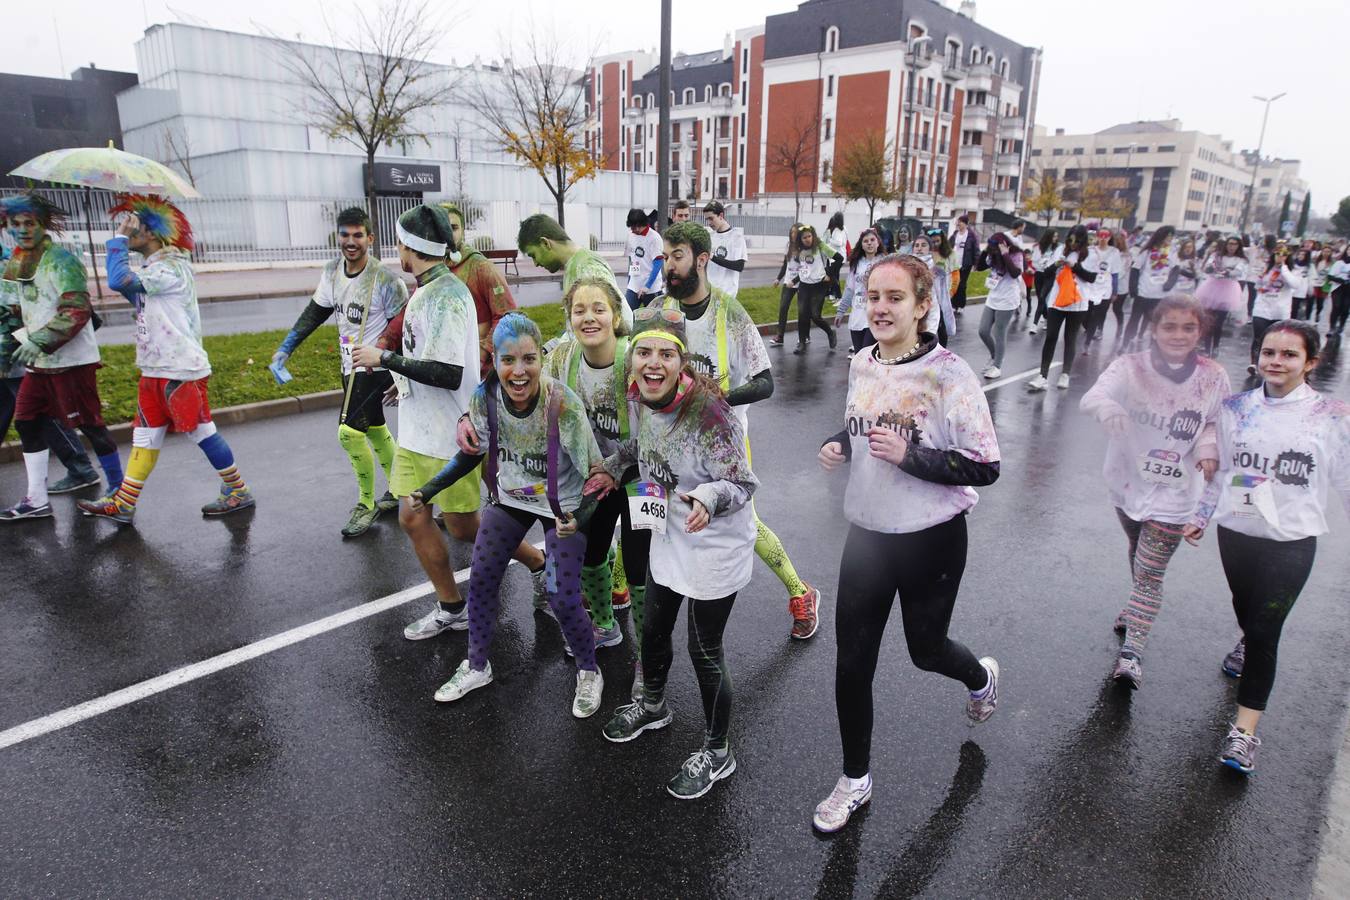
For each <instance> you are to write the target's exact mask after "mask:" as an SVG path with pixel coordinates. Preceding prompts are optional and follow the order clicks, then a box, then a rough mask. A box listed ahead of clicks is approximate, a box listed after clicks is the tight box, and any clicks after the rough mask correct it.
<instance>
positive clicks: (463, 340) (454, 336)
mask: <svg viewBox="0 0 1350 900" xmlns="http://www.w3.org/2000/svg"><path fill="white" fill-rule="evenodd" d="M403 355H404V356H406V357H408V358H409V359H416V360H434V361H436V362H442V363H448V364H450V365H452V366H461V367H462V368H463V369H464V375H463V378H462V379H461V380H460V383H459V387H458V388H457V389H455V390H453V391H452V390H450V389H449V388H441V387H433V386H432V385H429V384H419V383H418V382H415V381H413V380H411V379H409V378H406V377H404V376H403V375H400V374H398V373H397V372H395V373H394V384H395V385H396V386H397V387H398V391H399V405H398V409H399V412H398V445H399V446H400V447H402V448H404V449H405V450H411V451H413V452H414V453H421V454H423V455H424V456H432V457H435V458H437V459H447V460H448V459H450V458H451V457H453V456H454V455H455V452H456V450H457V445H456V443H455V426H456V423H457V421H458V420H459V417H460V416H462V415H463V414H464V413H465V412H467V411H468V409H469V400H470V399H471V398H472V397H473V393H474V391H475V390H476V389H477V387H478V315H477V312H476V311H475V309H474V305H473V296H472V295H470V293H469V289H468V287H466V286H465V284H464V282H462V281H460V280H459V279H458V278H456V277H455V276H453V275H451V274H450V273H449V271H446V273H445V274H444V275H441V276H439V277H438V278H434V279H432V280H431V281H428V282H427V283H426V284H423V285H421V286H420V287H418V289H417V290H416V291H415V292H413V295H412V297H411V298H410V299H409V300H408V309H407V312H406V313H405V314H404V316H403Z"/></svg>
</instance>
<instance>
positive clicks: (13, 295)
mask: <svg viewBox="0 0 1350 900" xmlns="http://www.w3.org/2000/svg"><path fill="white" fill-rule="evenodd" d="M88 291H89V287H88V284H87V282H86V281H85V270H84V263H82V262H80V258H79V257H78V256H76V255H75V254H73V253H71V252H70V251H69V250H66V249H65V248H64V247H59V246H57V245H56V244H48V245H47V247H46V249H45V250H44V251H43V254H42V258H41V259H40V260H38V264H37V268H36V269H35V270H34V271H33V279H32V280H31V281H11V280H9V279H5V280H4V281H3V283H0V294H2V296H0V303H5V304H7V305H9V306H17V307H19V313H20V315H21V316H22V318H23V327H24V329H25V330H26V331H27V332H28V333H29V334H30V335H32V334H36V333H37V332H38V331H40V330H41V329H42V328H43V327H44V326H46V324H47V323H48V322H50V321H51V320H52V319H53V318H55V317H56V314H57V312H58V311H59V308H60V305H61V295H62V294H66V293H72V292H77V293H84V294H86V296H87V294H88ZM98 361H99V354H98V339H97V338H95V337H94V324H93V322H91V321H90V322H85V324H84V327H82V328H81V329H80V330H79V331H77V332H76V333H75V336H74V337H72V338H71V339H70V340H68V341H66V342H65V343H64V344H62V345H61V346H60V347H58V348H56V350H55V351H54V352H52V353H42V354H40V355H39V356H38V358H37V360H35V361H34V362H33V365H32V367H33V368H34V369H65V368H70V367H71V366H83V365H88V364H89V363H96V362H98Z"/></svg>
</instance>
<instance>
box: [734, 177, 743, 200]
mask: <svg viewBox="0 0 1350 900" xmlns="http://www.w3.org/2000/svg"><path fill="white" fill-rule="evenodd" d="M736 196H737V197H744V196H745V176H744V175H740V176H738V177H737V178H736Z"/></svg>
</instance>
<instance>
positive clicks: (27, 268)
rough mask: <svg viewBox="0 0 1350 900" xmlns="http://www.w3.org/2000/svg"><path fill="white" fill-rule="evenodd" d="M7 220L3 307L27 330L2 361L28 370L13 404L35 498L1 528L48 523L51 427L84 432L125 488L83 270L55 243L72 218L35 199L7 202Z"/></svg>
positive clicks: (15, 509)
mask: <svg viewBox="0 0 1350 900" xmlns="http://www.w3.org/2000/svg"><path fill="white" fill-rule="evenodd" d="M0 217H2V218H3V219H4V222H5V224H6V226H7V227H8V228H9V233H10V235H11V236H12V237H13V238H14V243H15V248H14V255H13V256H11V257H10V258H9V261H8V262H7V263H6V264H5V272H4V277H3V279H2V280H0V305H3V306H6V307H9V316H10V318H13V317H14V316H15V311H16V310H17V316H18V320H20V321H21V322H22V327H21V328H19V330H18V331H15V332H13V333H12V334H10V333H7V334H6V335H4V337H3V340H4V341H5V345H6V346H7V347H12V348H13V349H9V350H6V352H4V353H3V354H0V356H4V357H8V359H9V361H10V363H11V365H12V364H18V365H22V366H26V367H27V369H28V374H27V375H25V376H24V379H23V381H22V382H20V383H19V389H18V394H17V396H16V397H15V399H14V428H15V430H16V431H18V432H19V441H20V442H21V444H22V446H23V463H24V469H25V470H26V472H27V475H28V490H27V493H26V495H25V496H24V498H23V500H22V501H20V502H19V503H17V504H15V505H14V506H11V507H9V508H8V509H4V510H0V521H3V522H15V521H19V520H21V519H47V518H51V515H52V507H51V504H50V503H49V502H48V497H47V457H48V446H49V445H48V443H47V428H46V427H44V425H43V421H44V419H48V418H50V419H55V420H56V421H58V422H60V423H62V424H63V425H65V426H67V427H74V428H78V429H79V430H80V431H81V432H82V433H83V434H84V436H85V437H87V438H88V439H89V443H90V444H91V445H92V446H93V448H94V453H95V454H96V455H97V456H98V463H99V466H100V467H101V468H102V469H103V474H104V477H105V478H106V479H107V481H108V491H109V493H112V492H115V491H116V490H117V488H118V487H119V486H121V484H122V462H121V460H120V459H119V458H118V456H117V444H116V442H114V441H113V438H112V434H111V433H109V431H108V427H107V426H106V425H105V424H104V423H103V403H102V401H101V400H100V399H99V396H98V374H97V373H98V369H99V366H100V362H99V352H98V340H97V339H96V338H95V337H94V329H93V328H92V327H88V326H89V324H90V322H89V320H90V317H91V316H92V314H93V308H92V307H91V306H90V305H89V286H88V281H87V276H86V275H85V270H84V264H83V263H81V262H80V258H79V257H78V256H75V255H74V254H73V253H71V252H70V251H68V250H66V249H64V248H63V247H60V246H58V245H56V244H55V243H54V242H53V241H52V238H51V235H52V234H53V233H55V234H59V233H60V232H61V229H62V226H63V225H64V224H65V218H66V213H65V211H64V210H62V209H60V208H59V207H57V206H55V205H54V204H52V203H51V202H50V201H49V200H47V198H46V197H43V196H42V195H41V194H37V193H33V192H29V193H25V194H16V195H14V196H10V197H5V198H4V199H3V200H0ZM11 342H12V343H11ZM63 452H64V451H63Z"/></svg>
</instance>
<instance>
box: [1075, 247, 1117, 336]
mask: <svg viewBox="0 0 1350 900" xmlns="http://www.w3.org/2000/svg"><path fill="white" fill-rule="evenodd" d="M1096 238H1097V244H1096V246H1094V247H1093V248H1092V250H1093V251H1094V252H1092V253H1090V254H1089V257H1088V264H1089V267H1091V268H1092V269H1093V270H1094V271H1096V273H1097V280H1096V281H1094V282H1092V284H1091V285H1090V286H1089V288H1088V303H1089V306H1088V314H1087V322H1086V328H1085V331H1086V334H1085V336H1084V338H1083V352H1084V353H1086V352H1087V349H1088V347H1089V346H1090V345H1091V344H1092V343H1093V342H1095V341H1100V340H1101V336H1102V334H1103V333H1104V332H1105V331H1106V314H1107V313H1108V312H1110V311H1111V284H1112V278H1113V276H1112V274H1111V273H1112V272H1113V271H1115V270H1116V268H1117V267H1118V266H1119V264H1120V262H1119V256H1120V252H1119V251H1118V250H1116V248H1115V246H1114V245H1113V244H1112V243H1111V231H1110V230H1109V229H1106V228H1102V229H1099V230H1098V231H1097V234H1096Z"/></svg>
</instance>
